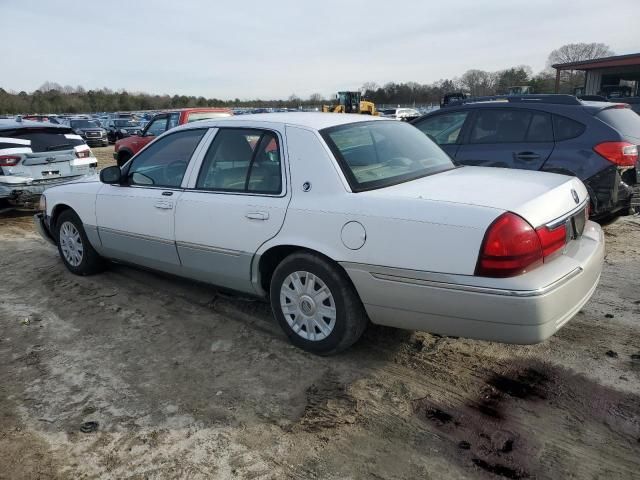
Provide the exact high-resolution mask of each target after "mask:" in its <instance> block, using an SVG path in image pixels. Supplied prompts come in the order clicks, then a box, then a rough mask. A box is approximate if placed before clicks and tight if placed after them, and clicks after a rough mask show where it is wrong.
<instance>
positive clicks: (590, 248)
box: [343, 222, 604, 344]
mask: <svg viewBox="0 0 640 480" xmlns="http://www.w3.org/2000/svg"><path fill="white" fill-rule="evenodd" d="M572 243H573V245H571V247H570V250H571V251H570V252H568V253H567V254H566V255H563V257H566V258H562V259H561V258H559V259H554V260H553V261H552V262H550V263H549V264H545V265H543V266H542V267H539V268H538V269H535V270H533V271H532V272H529V273H527V274H524V275H522V276H521V277H522V278H518V277H514V279H516V280H515V281H513V280H512V279H496V280H495V281H494V286H491V287H488V286H487V284H488V282H487V281H483V280H486V279H480V278H479V277H473V276H466V277H463V279H464V280H463V281H464V283H459V282H460V278H456V279H455V283H454V277H460V276H451V275H450V276H447V275H443V274H435V275H434V274H430V273H426V272H414V273H413V275H411V277H408V276H407V274H408V272H407V271H406V270H404V271H401V272H399V271H397V269H389V268H380V267H371V266H366V265H359V264H343V266H344V267H345V269H346V271H347V273H348V275H349V277H350V278H351V280H352V281H353V284H354V285H355V287H356V290H357V291H358V293H359V294H360V298H361V299H362V302H363V303H364V306H365V309H366V311H367V313H368V315H369V318H370V319H371V321H372V322H373V323H377V324H381V325H388V326H392V327H398V328H405V329H410V330H423V331H428V332H433V333H438V334H443V335H452V336H459V337H467V338H475V339H480V340H490V341H497V342H504V343H516V344H531V343H538V342H541V341H543V340H545V339H546V338H548V337H550V336H551V335H553V334H554V333H555V332H556V331H558V330H559V329H560V328H561V327H562V326H563V325H565V324H566V323H567V322H568V321H569V320H570V319H571V318H572V317H573V316H574V315H575V314H576V313H578V312H579V311H580V309H581V308H582V307H583V306H584V304H585V303H587V301H588V300H589V298H591V295H592V294H593V292H594V291H595V289H596V286H597V284H598V281H599V279H600V272H601V270H602V263H603V260H604V234H603V233H602V230H601V229H600V227H599V226H598V225H597V224H595V223H593V222H588V223H587V228H586V229H585V233H584V235H583V237H582V238H581V239H580V240H578V241H575V242H572ZM554 263H555V264H556V265H553V264H554ZM559 266H560V267H562V268H561V269H560V267H559ZM409 272H410V271H409ZM399 273H402V275H399ZM527 276H528V278H524V277H527ZM438 277H439V278H438ZM434 278H438V279H437V280H434ZM510 280H511V285H512V286H511V287H510V286H509V282H510ZM495 285H501V286H500V287H496V286H495ZM523 285H527V287H526V288H524V289H523V288H522V286H523Z"/></svg>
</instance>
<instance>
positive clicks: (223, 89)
mask: <svg viewBox="0 0 640 480" xmlns="http://www.w3.org/2000/svg"><path fill="white" fill-rule="evenodd" d="M639 18H640V0H617V1H615V2H614V3H611V2H603V1H602V0H581V1H569V0H562V1H561V0H554V1H547V0H534V1H531V0H527V1H517V0H507V1H498V0H494V1H489V0H484V1H477V0H470V1H453V0H452V1H435V0H429V1H422V0H413V1H405V0H320V1H310V0H271V1H264V0H262V1H256V0H236V1H206V0H181V1H175V0H174V1H144V0H127V1H122V0H103V1H89V0H84V1H80V0H79V1H67V0H55V1H51V0H32V1H30V0H0V24H1V32H2V33H1V35H2V40H3V41H2V53H0V87H3V88H5V89H12V90H17V91H19V90H26V91H32V90H34V89H36V88H38V87H39V86H40V85H41V84H42V83H44V82H45V81H47V80H49V81H53V82H57V83H60V84H62V85H73V86H76V85H82V86H84V87H85V88H88V89H89V88H101V87H109V88H111V89H120V88H125V89H127V90H130V91H144V92H149V93H158V94H163V93H168V94H176V93H177V94H184V95H202V96H205V97H217V98H223V99H229V98H236V97H238V98H241V99H250V98H262V99H274V98H285V97H288V96H289V95H290V94H292V93H295V94H297V95H298V96H302V97H307V96H309V95H310V94H312V93H315V92H318V93H321V94H323V95H326V96H330V95H333V94H334V93H335V92H336V91H338V90H346V89H358V88H359V87H360V86H361V85H362V84H363V83H364V82H367V81H373V82H376V83H378V84H384V83H386V82H389V81H395V82H407V81H416V82H419V83H428V82H433V81H435V80H438V79H441V78H451V77H454V76H459V75H460V74H462V73H463V72H465V71H466V70H468V69H470V68H478V69H482V70H498V69H503V68H507V67H510V66H514V65H519V64H527V65H530V66H531V67H532V68H533V70H534V72H536V71H538V70H540V69H542V68H544V67H545V63H546V59H547V56H548V54H549V52H550V51H551V50H553V49H554V48H557V47H559V46H561V45H563V44H566V43H575V42H604V43H606V44H608V45H609V46H610V47H611V48H612V49H613V50H614V51H615V52H616V53H618V54H624V53H633V52H639V51H640V23H638V19H639Z"/></svg>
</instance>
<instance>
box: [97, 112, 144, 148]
mask: <svg viewBox="0 0 640 480" xmlns="http://www.w3.org/2000/svg"><path fill="white" fill-rule="evenodd" d="M105 128H106V130H107V139H108V141H109V143H116V142H117V141H118V140H120V139H121V138H125V137H128V136H130V135H137V134H138V132H139V131H140V130H142V129H141V128H140V124H139V123H137V122H136V121H134V120H131V119H130V118H110V119H109V120H107V121H106V123H105Z"/></svg>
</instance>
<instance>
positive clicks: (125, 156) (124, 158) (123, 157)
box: [118, 152, 131, 167]
mask: <svg viewBox="0 0 640 480" xmlns="http://www.w3.org/2000/svg"><path fill="white" fill-rule="evenodd" d="M130 159H131V155H130V154H129V153H127V152H120V153H119V154H118V166H119V167H122V166H123V165H124V164H125V163H127V162H128V161H129V160H130Z"/></svg>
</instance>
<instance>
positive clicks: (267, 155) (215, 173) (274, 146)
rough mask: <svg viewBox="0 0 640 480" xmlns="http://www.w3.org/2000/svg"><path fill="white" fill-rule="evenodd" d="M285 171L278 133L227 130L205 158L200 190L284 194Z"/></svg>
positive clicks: (210, 148) (198, 185) (199, 182)
mask: <svg viewBox="0 0 640 480" xmlns="http://www.w3.org/2000/svg"><path fill="white" fill-rule="evenodd" d="M281 172H282V170H281V160H280V149H279V146H278V138H277V136H276V134H275V133H273V132H270V131H266V130H254V129H235V128H223V129H220V130H219V131H218V133H217V134H216V136H215V138H214V140H213V142H212V143H211V146H210V147H209V150H208V151H207V154H206V155H205V158H204V161H203V162H202V168H201V169H200V174H199V175H198V180H197V182H196V188H198V189H202V190H219V191H225V192H247V193H264V194H278V193H280V192H281V191H282V173H281Z"/></svg>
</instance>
